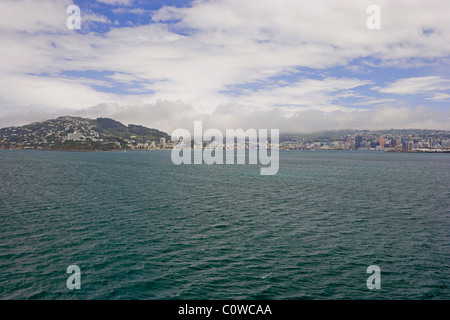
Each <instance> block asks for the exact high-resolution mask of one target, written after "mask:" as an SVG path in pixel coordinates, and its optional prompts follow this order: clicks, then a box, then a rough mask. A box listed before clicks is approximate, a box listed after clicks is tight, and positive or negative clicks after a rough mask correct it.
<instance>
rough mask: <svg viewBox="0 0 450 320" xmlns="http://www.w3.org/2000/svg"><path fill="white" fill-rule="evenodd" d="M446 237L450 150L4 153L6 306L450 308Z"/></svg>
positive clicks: (0, 172)
mask: <svg viewBox="0 0 450 320" xmlns="http://www.w3.org/2000/svg"><path fill="white" fill-rule="evenodd" d="M449 230H450V154H419V153H384V152H358V151H357V152H355V151H291V152H280V169H279V171H278V174H276V175H273V176H262V175H260V170H259V166H258V165H206V164H204V165H179V166H177V165H174V164H173V163H172V162H171V158H170V151H148V152H147V151H143V152H126V153H124V152H37V151H0V274H1V277H0V299H450V231H449ZM70 265H77V266H79V267H80V269H81V289H80V290H69V289H68V288H67V286H66V280H67V278H68V277H69V276H70V275H69V274H67V273H66V269H67V267H68V266H70ZM370 265H377V266H379V267H380V270H381V289H379V290H369V289H368V288H367V285H366V280H367V278H368V277H369V276H370V274H367V273H366V270H367V267H368V266H370Z"/></svg>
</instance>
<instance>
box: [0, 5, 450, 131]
mask: <svg viewBox="0 0 450 320" xmlns="http://www.w3.org/2000/svg"><path fill="white" fill-rule="evenodd" d="M71 5H75V6H77V7H78V8H79V9H80V29H71V28H68V21H70V19H71V15H72V14H73V12H75V11H70V10H68V8H69V7H70V6H71ZM373 5H375V6H378V7H379V9H380V12H379V14H380V15H379V17H380V28H379V29H377V28H375V29H371V28H369V27H368V20H369V19H370V18H371V15H372V14H373V13H372V12H370V11H368V8H369V7H370V6H373ZM0 9H1V10H2V12H6V13H7V14H5V17H3V18H2V19H1V21H0V30H1V31H2V32H1V35H0V42H1V43H2V48H6V49H3V50H2V51H1V52H0V58H1V59H0V61H1V62H0V65H1V68H0V70H1V71H0V127H7V126H16V125H25V124H27V123H30V122H33V121H40V120H44V119H50V118H55V117H57V116H60V115H62V114H72V115H76V116H83V117H91V118H96V117H103V116H105V117H110V118H114V119H117V120H119V121H121V122H123V123H126V124H129V123H140V124H142V125H147V126H152V127H157V128H160V129H161V130H164V131H166V132H171V131H172V130H174V129H176V128H178V127H184V124H185V123H193V122H194V121H197V120H198V121H203V122H204V123H205V124H206V125H208V126H209V127H215V128H220V129H224V128H232V127H240V128H280V129H284V130H287V131H292V132H305V133H307V132H314V131H322V130H328V129H334V130H340V129H372V130H377V129H388V128H398V129H405V128H417V129H444V130H448V129H450V128H449V123H450V110H449V107H448V105H449V103H450V78H449V77H448V74H449V73H450V72H449V71H450V63H449V61H450V59H449V58H450V41H449V39H450V25H449V24H448V22H447V21H448V17H447V15H446V12H447V11H448V10H447V9H450V3H448V2H447V1H437V0H436V1H415V2H414V3H411V2H410V1H395V3H392V2H388V1H358V2H354V1H343V2H342V1H341V2H339V3H336V2H333V1H320V2H317V1H267V2H264V4H261V3H260V2H259V1H246V2H245V3H242V2H238V1H234V0H220V1H204V0H198V1H178V0H167V1H152V2H150V3H149V2H145V1H139V0H98V1H94V2H89V1H58V2H54V1H49V0H41V1H32V2H31V1H22V0H21V1H3V2H2V3H1V4H0ZM68 11H69V12H68Z"/></svg>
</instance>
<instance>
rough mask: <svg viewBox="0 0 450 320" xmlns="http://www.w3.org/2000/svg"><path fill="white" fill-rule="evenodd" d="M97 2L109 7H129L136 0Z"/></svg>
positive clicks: (103, 0)
mask: <svg viewBox="0 0 450 320" xmlns="http://www.w3.org/2000/svg"><path fill="white" fill-rule="evenodd" d="M97 1H98V2H101V3H106V4H109V5H123V6H129V5H131V4H132V3H133V2H134V0H97Z"/></svg>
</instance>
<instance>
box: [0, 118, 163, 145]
mask: <svg viewBox="0 0 450 320" xmlns="http://www.w3.org/2000/svg"><path fill="white" fill-rule="evenodd" d="M161 138H164V139H163V140H161ZM169 140H170V136H169V135H168V134H167V133H165V132H163V131H160V130H157V129H151V128H147V127H144V126H141V125H135V124H129V125H128V126H127V125H124V124H123V123H121V122H119V121H116V120H113V119H110V118H97V119H89V118H82V117H72V116H63V117H59V118H56V119H50V120H45V121H41V122H34V123H31V124H28V125H24V126H20V127H7V128H2V129H0V148H1V149H37V150H92V151H94V150H98V151H101V150H105V151H106V150H128V149H131V150H132V149H156V148H165V147H166V145H165V141H169ZM161 141H163V142H164V144H161Z"/></svg>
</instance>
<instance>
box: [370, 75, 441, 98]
mask: <svg viewBox="0 0 450 320" xmlns="http://www.w3.org/2000/svg"><path fill="white" fill-rule="evenodd" d="M373 89H374V90H377V91H379V92H383V93H396V94H416V93H428V92H434V91H443V90H450V80H448V79H445V78H443V77H440V76H428V77H414V78H407V79H399V80H397V81H395V82H393V83H390V84H389V85H387V86H386V87H374V88H373Z"/></svg>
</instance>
